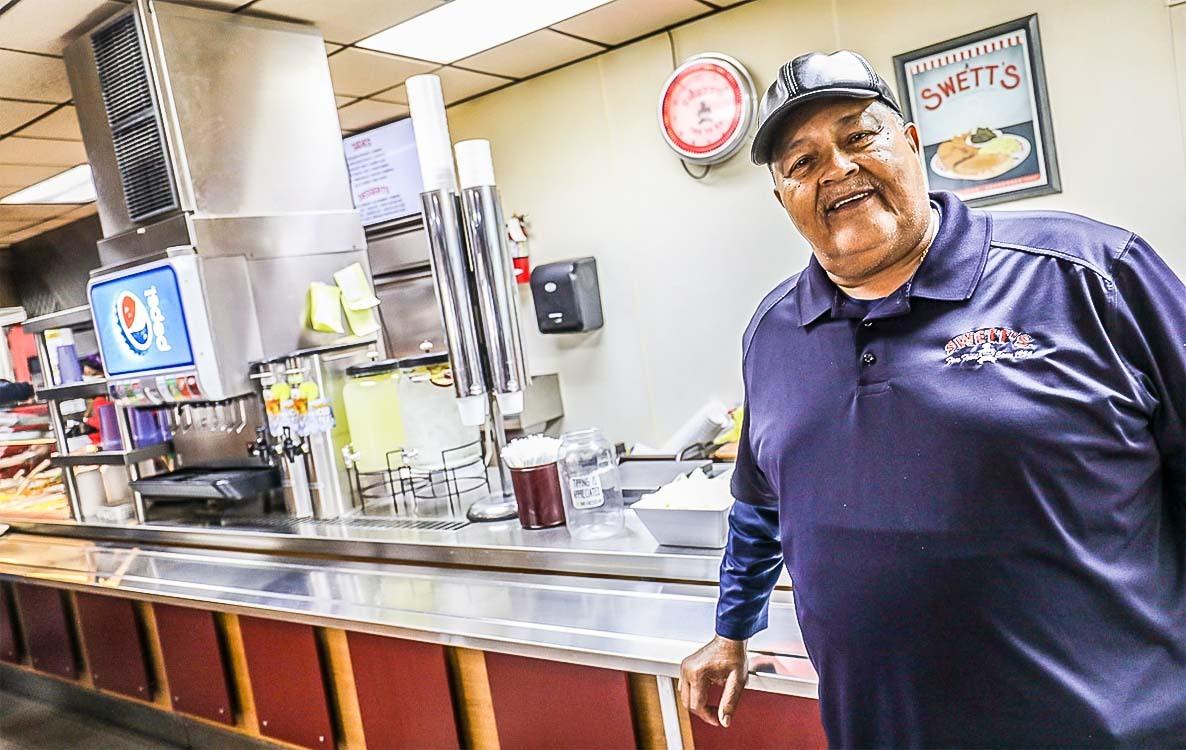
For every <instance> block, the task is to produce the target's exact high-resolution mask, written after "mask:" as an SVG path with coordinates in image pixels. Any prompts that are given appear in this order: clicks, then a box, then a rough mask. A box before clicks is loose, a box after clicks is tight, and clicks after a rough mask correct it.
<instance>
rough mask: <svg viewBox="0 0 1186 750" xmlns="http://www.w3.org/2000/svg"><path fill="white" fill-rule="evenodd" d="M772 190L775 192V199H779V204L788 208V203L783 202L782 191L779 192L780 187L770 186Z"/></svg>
mask: <svg viewBox="0 0 1186 750" xmlns="http://www.w3.org/2000/svg"><path fill="white" fill-rule="evenodd" d="M770 192H771V193H773V194H774V200H776V201H778V205H780V206H782V207H783V208H786V207H787V206H786V204H785V203H783V202H782V193H780V192H778V188H776V187H774V188H770Z"/></svg>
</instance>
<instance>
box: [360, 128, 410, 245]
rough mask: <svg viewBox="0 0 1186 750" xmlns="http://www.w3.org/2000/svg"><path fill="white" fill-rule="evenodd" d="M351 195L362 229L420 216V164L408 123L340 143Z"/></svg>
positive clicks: (378, 129) (368, 132) (366, 133)
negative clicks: (360, 217) (348, 174)
mask: <svg viewBox="0 0 1186 750" xmlns="http://www.w3.org/2000/svg"><path fill="white" fill-rule="evenodd" d="M342 149H343V150H344V151H345V153H346V168H347V169H348V170H349V172H350V191H351V193H352V194H353V196H354V207H355V208H356V209H358V213H359V214H361V216H362V225H363V226H371V225H373V224H381V223H383V222H385V221H391V220H393V219H402V218H404V217H405V216H411V215H413V214H417V213H420V193H422V192H424V184H423V182H422V181H421V178H420V160H419V159H418V158H417V156H416V137H415V136H414V135H413V133H412V121H411V120H410V119H404V120H400V121H398V122H393V123H391V124H389V125H384V126H382V127H379V128H375V129H374V130H368V131H366V132H365V133H358V134H356V135H352V136H348V137H346V138H343V139H342Z"/></svg>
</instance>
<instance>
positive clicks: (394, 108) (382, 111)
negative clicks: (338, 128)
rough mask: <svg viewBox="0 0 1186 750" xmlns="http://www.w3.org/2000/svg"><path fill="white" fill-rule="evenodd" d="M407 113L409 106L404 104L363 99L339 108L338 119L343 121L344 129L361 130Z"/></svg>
mask: <svg viewBox="0 0 1186 750" xmlns="http://www.w3.org/2000/svg"><path fill="white" fill-rule="evenodd" d="M406 114H408V108H407V107H406V106H404V105H402V104H390V103H388V102H379V101H375V100H374V99H363V100H362V101H360V102H355V103H354V104H350V105H347V106H345V107H342V108H341V109H339V110H338V120H340V121H341V123H342V129H343V130H361V129H362V128H367V127H370V126H371V125H378V124H379V123H381V122H387V121H388V120H394V119H395V118H397V117H403V116H404V115H406Z"/></svg>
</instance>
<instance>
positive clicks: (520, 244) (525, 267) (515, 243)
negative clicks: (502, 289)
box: [507, 214, 531, 284]
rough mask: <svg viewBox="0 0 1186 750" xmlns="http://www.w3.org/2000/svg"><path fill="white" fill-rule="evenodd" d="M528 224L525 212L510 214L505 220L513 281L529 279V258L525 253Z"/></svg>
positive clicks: (524, 281)
mask: <svg viewBox="0 0 1186 750" xmlns="http://www.w3.org/2000/svg"><path fill="white" fill-rule="evenodd" d="M529 230H530V225H529V224H528V222H527V215H526V214H512V215H511V218H510V220H509V221H507V239H508V240H510V243H511V263H512V265H513V267H514V273H515V283H518V284H526V283H528V282H530V281H531V259H530V258H529V257H528V255H527V233H528V231H529Z"/></svg>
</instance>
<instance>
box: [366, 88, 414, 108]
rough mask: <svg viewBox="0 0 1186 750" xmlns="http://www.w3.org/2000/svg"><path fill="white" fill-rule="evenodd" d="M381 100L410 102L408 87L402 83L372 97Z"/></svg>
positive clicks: (396, 102) (394, 102) (400, 102)
mask: <svg viewBox="0 0 1186 750" xmlns="http://www.w3.org/2000/svg"><path fill="white" fill-rule="evenodd" d="M371 98H372V99H376V100H378V101H381V102H391V103H393V104H407V103H408V87H407V86H405V85H403V84H402V83H401V84H400V85H398V86H393V87H392V88H389V89H387V90H386V91H380V92H379V93H378V94H375V95H374V96H372V97H371Z"/></svg>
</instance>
